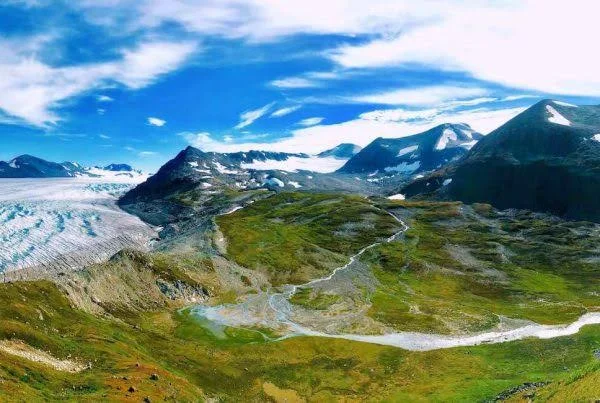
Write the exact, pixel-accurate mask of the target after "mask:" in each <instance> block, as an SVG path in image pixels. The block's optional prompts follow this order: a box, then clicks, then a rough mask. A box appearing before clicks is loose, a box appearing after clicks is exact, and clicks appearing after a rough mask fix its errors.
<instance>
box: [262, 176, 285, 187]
mask: <svg viewBox="0 0 600 403" xmlns="http://www.w3.org/2000/svg"><path fill="white" fill-rule="evenodd" d="M263 186H269V187H280V188H282V187H284V186H285V184H284V183H283V182H282V181H281V179H277V178H269V179H267V180H266V181H265V183H263Z"/></svg>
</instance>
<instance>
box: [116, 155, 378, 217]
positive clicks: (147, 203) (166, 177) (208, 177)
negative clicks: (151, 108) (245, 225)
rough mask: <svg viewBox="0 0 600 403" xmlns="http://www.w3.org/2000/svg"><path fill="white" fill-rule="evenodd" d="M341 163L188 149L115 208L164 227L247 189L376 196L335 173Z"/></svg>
mask: <svg viewBox="0 0 600 403" xmlns="http://www.w3.org/2000/svg"><path fill="white" fill-rule="evenodd" d="M345 161H346V160H343V159H338V158H334V157H318V156H311V155H307V154H287V153H279V152H266V151H249V152H236V153H216V152H205V151H202V150H199V149H197V148H194V147H191V146H190V147H187V148H186V149H184V150H182V151H181V152H179V154H177V156H175V158H173V159H172V160H170V161H168V162H167V163H166V164H165V165H163V166H162V167H161V168H160V169H159V170H158V172H157V173H156V174H154V175H153V176H151V177H149V178H148V180H146V182H144V183H141V184H139V185H138V186H137V187H135V188H134V189H132V190H130V191H129V192H127V193H126V194H125V195H124V196H123V197H122V198H121V199H120V200H119V204H120V205H121V207H123V208H124V209H126V210H127V211H129V212H131V213H134V214H136V215H139V216H140V217H142V218H143V219H144V220H145V221H148V222H152V223H153V224H156V225H163V224H165V223H168V222H173V221H176V220H178V219H179V218H181V217H186V216H188V215H189V214H198V211H197V210H196V207H197V208H201V209H208V208H212V207H210V206H212V205H214V204H215V203H216V204H219V205H220V203H221V202H222V201H223V200H224V199H226V198H228V197H236V195H237V194H239V193H241V192H242V191H247V190H249V191H252V190H262V189H269V190H274V191H281V190H324V189H326V190H330V191H346V192H354V193H361V194H374V193H376V192H377V191H378V188H379V187H380V186H381V185H380V184H378V183H372V182H369V181H366V180H362V179H360V178H358V177H355V176H350V175H340V174H337V173H335V172H334V171H335V170H336V169H338V168H339V167H340V166H341V165H342V164H344V162H345ZM319 171H320V172H319ZM191 199H194V200H195V203H194V208H192V206H190V205H189V203H188V202H189V200H191ZM192 211H193V212H192ZM203 214H207V211H204V210H203Z"/></svg>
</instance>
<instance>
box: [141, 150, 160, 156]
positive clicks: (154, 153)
mask: <svg viewBox="0 0 600 403" xmlns="http://www.w3.org/2000/svg"><path fill="white" fill-rule="evenodd" d="M155 155H158V153H157V152H156V151H140V152H139V153H138V157H141V158H145V157H153V156H155Z"/></svg>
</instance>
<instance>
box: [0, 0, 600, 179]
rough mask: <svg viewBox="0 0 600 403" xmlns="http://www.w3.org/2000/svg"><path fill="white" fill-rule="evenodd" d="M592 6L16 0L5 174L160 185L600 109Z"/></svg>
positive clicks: (1, 77) (3, 140) (1, 98)
mask: <svg viewBox="0 0 600 403" xmlns="http://www.w3.org/2000/svg"><path fill="white" fill-rule="evenodd" d="M598 15H600V3H599V2H597V1H595V0H570V1H568V2H565V1H539V0H495V1H489V0H461V1H458V0H457V1H452V0H446V1H437V0H424V1H418V2H417V1H408V0H406V1H403V0H369V1H366V0H327V1H322V0H319V1H317V0H102V1H100V0H78V1H67V0H64V1H62V0H54V1H50V0H48V1H46V0H3V1H2V4H1V5H0V159H2V160H8V159H10V158H13V157H15V156H17V155H20V154H32V155H36V156H39V157H41V158H45V159H49V160H53V161H77V162H79V163H82V164H85V165H106V164H108V163H120V162H125V163H130V164H132V165H134V166H136V167H138V168H142V169H145V170H147V171H151V172H152V171H155V170H156V169H157V168H158V167H159V166H160V165H162V164H163V163H164V162H166V161H167V160H169V159H170V158H172V157H173V156H174V155H175V154H176V153H177V152H178V151H180V150H181V149H182V148H184V147H186V146H188V145H193V146H195V147H198V148H200V149H203V150H205V151H220V152H230V151H244V150H249V149H260V150H276V151H286V152H306V153H317V152H320V151H323V150H325V149H328V148H331V147H333V146H335V145H337V144H339V143H342V142H347V143H355V144H358V145H361V146H365V145H367V144H368V143H369V142H371V141H372V140H374V139H375V138H377V137H402V136H407V135H411V134H416V133H419V132H422V131H424V130H427V129H429V128H431V127H433V126H435V125H437V124H441V123H445V122H464V123H467V124H470V125H471V126H472V127H473V128H474V129H476V130H478V131H480V132H482V133H484V134H487V133H489V132H490V131H492V130H493V129H495V128H496V127H498V126H500V125H501V124H503V123H504V122H506V121H507V120H509V119H510V118H512V117H514V116H515V115H517V114H518V113H520V112H521V111H522V110H524V108H527V107H528V106H530V105H532V104H534V103H535V102H537V101H539V100H540V99H543V98H553V99H559V100H563V101H566V102H571V103H577V104H598V103H600V73H599V72H600V53H599V52H597V51H595V48H594V47H593V43H592V42H590V41H593V38H596V37H598V33H599V32H598V24H597V16H598Z"/></svg>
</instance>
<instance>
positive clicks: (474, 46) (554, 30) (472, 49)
mask: <svg viewBox="0 0 600 403" xmlns="http://www.w3.org/2000/svg"><path fill="white" fill-rule="evenodd" d="M73 3H76V5H74V7H78V8H80V9H83V10H84V11H85V15H86V16H87V18H88V19H91V20H93V21H94V22H95V23H98V24H107V25H110V26H111V28H113V29H117V28H118V29H120V30H124V29H128V30H130V31H132V32H135V31H137V32H139V31H143V30H144V29H146V30H151V29H154V28H157V27H160V26H164V24H165V23H176V24H180V25H181V26H182V27H183V28H184V29H185V30H187V31H188V32H192V33H197V34H200V35H214V36H219V37H226V38H243V39H247V40H249V41H254V42H256V41H273V40H280V39H281V38H283V37H286V36H291V35H295V34H306V33H308V34H341V35H348V36H355V35H369V37H370V38H374V39H372V40H371V41H370V42H368V43H361V42H356V43H359V44H352V45H342V46H340V47H338V48H336V49H333V50H332V51H331V52H329V57H331V58H332V59H333V60H334V61H335V62H336V63H338V64H339V65H341V66H343V67H350V68H373V67H388V66H414V65H425V66H428V67H433V68H435V69H442V70H452V71H460V72H466V73H468V74H470V75H472V76H474V77H476V78H479V79H483V80H487V81H492V82H497V83H501V84H505V85H508V86H511V87H516V88H528V89H534V90H538V91H544V92H548V93H563V94H572V95H590V96H598V95H600V75H598V73H597V72H598V71H600V57H599V56H598V53H597V52H594V51H593V50H591V49H590V47H589V46H585V44H584V42H585V39H586V38H590V37H591V36H593V33H594V30H593V27H595V26H596V25H597V16H598V15H599V14H600V3H599V2H597V1H593V0H572V1H569V2H564V1H557V0H555V1H540V0H503V1H492V0H428V1H425V2H423V1H393V0H370V1H369V2H368V4H365V2H364V0H327V1H322V0H287V1H281V0H203V1H194V0H178V1H159V0H139V1H132V0H111V1H107V2H98V1H93V0H82V1H80V2H73ZM125 10H127V11H125ZM317 10H318V12H317ZM125 25H126V26H125Z"/></svg>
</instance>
